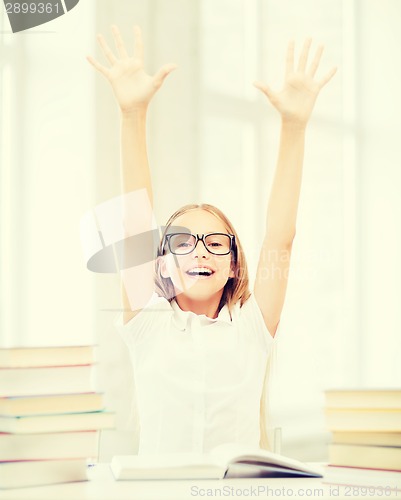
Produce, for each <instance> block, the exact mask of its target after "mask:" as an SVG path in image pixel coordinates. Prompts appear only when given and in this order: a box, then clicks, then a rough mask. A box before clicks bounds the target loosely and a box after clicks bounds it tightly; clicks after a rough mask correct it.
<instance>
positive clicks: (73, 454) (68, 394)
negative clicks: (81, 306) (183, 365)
mask: <svg viewBox="0 0 401 500" xmlns="http://www.w3.org/2000/svg"><path fill="white" fill-rule="evenodd" d="M95 369H96V363H95V347H94V346H90V345H89V346H88V345H87V346H72V347H36V348H9V349H0V488H18V487H25V486H36V485H44V484H55V483H64V482H72V481H85V480H87V463H88V461H96V460H97V456H98V442H99V433H100V430H101V429H112V428H114V413H113V412H109V411H105V407H104V401H103V394H102V393H100V392H96V390H95V389H96V381H95Z"/></svg>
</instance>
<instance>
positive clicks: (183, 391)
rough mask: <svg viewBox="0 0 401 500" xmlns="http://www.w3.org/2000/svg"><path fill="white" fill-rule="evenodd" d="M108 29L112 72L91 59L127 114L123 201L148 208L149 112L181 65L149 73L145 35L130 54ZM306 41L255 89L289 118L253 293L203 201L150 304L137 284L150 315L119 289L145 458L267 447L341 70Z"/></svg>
mask: <svg viewBox="0 0 401 500" xmlns="http://www.w3.org/2000/svg"><path fill="white" fill-rule="evenodd" d="M112 32H113V37H114V41H115V44H116V51H117V55H115V54H114V53H113V52H112V50H111V49H110V48H109V46H108V45H107V43H106V41H105V39H104V38H103V36H102V35H99V36H98V41H99V44H100V47H101V49H102V51H103V53H104V55H105V56H106V58H107V59H108V61H109V63H110V66H109V67H106V66H104V65H102V64H100V63H99V62H97V61H95V60H94V59H93V58H92V57H88V60H89V62H90V63H91V64H92V65H93V66H94V67H95V68H96V69H97V70H98V71H100V72H101V73H102V74H103V75H104V76H105V77H106V78H107V79H108V80H109V82H110V83H111V85H112V88H113V91H114V94H115V97H116V99H117V102H118V105H119V109H120V111H121V149H122V156H121V158H122V161H121V165H122V168H121V175H122V186H123V194H128V193H132V192H134V191H138V190H146V193H147V195H148V198H149V200H150V202H152V186H151V177H150V171H149V166H148V159H147V150H146V137H145V133H146V115H147V109H148V105H149V103H150V101H151V99H152V97H153V96H154V94H155V93H156V92H157V90H158V89H159V88H160V87H161V86H162V84H163V82H164V80H165V78H166V77H167V75H169V73H170V72H172V71H173V70H174V69H175V68H176V66H175V65H174V64H168V65H165V66H163V67H162V68H161V69H160V70H159V71H158V72H157V73H156V74H155V75H154V76H151V75H149V74H147V73H146V72H145V70H144V67H143V45H142V39H141V32H140V29H139V28H138V27H135V28H134V34H135V48H134V54H133V56H130V55H129V54H128V52H127V50H126V47H125V45H124V43H123V41H122V38H121V35H120V33H119V31H118V29H117V27H116V26H113V27H112ZM310 45H311V40H310V39H307V40H306V41H305V43H304V46H303V48H302V51H301V55H300V58H299V61H298V64H297V65H296V66H295V65H294V44H293V43H290V44H289V46H288V51H287V60H286V72H285V81H284V86H283V89H282V90H281V91H280V92H273V91H272V90H271V89H270V88H269V87H268V86H267V85H265V84H264V83H261V82H255V83H254V85H255V86H256V87H257V88H258V89H260V90H261V91H262V92H263V93H264V94H265V95H266V96H267V98H268V99H269V101H270V102H271V104H272V105H273V106H274V107H275V108H276V109H277V111H278V112H279V113H280V115H281V138H280V148H279V155H278V161H277V167H276V172H275V176H274V181H273V186H272V189H271V194H270V199H269V203H268V208H267V217H266V229H265V234H264V238H263V241H262V248H261V253H260V259H259V263H258V267H257V273H256V280H255V285H254V287H253V292H252V293H251V292H250V291H249V289H248V273H247V267H246V262H245V258H244V255H243V251H242V247H241V243H240V240H239V238H238V235H237V233H236V232H235V230H234V228H233V226H232V225H231V223H230V222H229V220H228V219H227V218H226V217H225V215H223V213H222V212H221V211H220V210H218V209H217V208H216V207H214V206H211V205H205V204H204V205H188V206H185V207H183V208H181V209H179V210H178V211H177V212H176V213H174V214H173V215H172V216H171V218H170V219H169V221H168V222H167V224H166V228H165V231H164V234H163V236H162V239H161V242H160V246H159V251H158V258H157V260H156V278H155V287H154V289H155V291H156V292H157V294H154V296H153V298H152V299H151V300H149V299H150V297H149V294H150V292H151V291H148V292H146V286H145V283H142V282H141V283H138V285H137V286H138V287H141V290H142V289H143V290H144V293H145V295H146V296H145V297H144V299H146V300H144V302H148V303H147V305H146V306H145V307H144V308H142V309H140V310H132V309H133V307H132V306H131V305H130V300H129V297H128V294H127V292H126V290H125V289H124V286H123V304H124V313H123V323H124V324H123V325H122V326H121V333H122V335H123V338H124V340H125V341H126V342H127V344H128V346H129V348H130V352H131V357H132V361H133V367H134V374H135V383H136V393H137V394H136V396H137V404H138V410H139V411H138V417H139V423H140V441H139V453H159V452H176V451H195V452H206V451H209V450H210V449H211V448H213V447H215V446H217V445H218V444H222V443H224V442H237V443H241V444H246V445H252V446H259V445H260V446H261V447H268V443H267V436H266V418H265V401H264V394H265V391H264V383H265V382H266V379H267V377H266V375H267V373H268V370H267V366H268V360H269V358H270V354H271V349H272V346H273V343H274V342H275V341H274V338H275V336H276V333H277V328H278V325H279V322H280V316H281V311H282V308H283V304H284V299H285V294H286V288H287V277H288V270H289V264H290V256H291V248H292V243H293V240H294V236H295V226H296V215H297V208H298V199H299V194H300V187H301V175H302V163H303V155H304V141H305V129H306V126H307V123H308V120H309V117H310V115H311V112H312V110H313V107H314V104H315V100H316V98H317V96H318V94H319V92H320V90H321V89H322V87H323V86H324V85H325V84H326V83H327V82H328V81H329V80H330V79H331V78H332V76H333V75H334V73H335V71H336V69H335V68H333V69H332V70H331V71H330V72H328V73H327V74H326V76H325V77H323V78H322V79H320V80H319V79H316V78H315V73H316V71H317V69H318V66H319V62H320V58H321V55H322V51H323V47H322V46H320V47H319V48H318V50H317V52H316V55H315V57H314V58H313V60H312V62H311V63H310V64H309V66H308V54H309V48H310ZM128 215H129V214H128ZM132 216H133V215H132ZM283 257H284V258H283ZM131 302H132V301H131ZM134 308H135V307H134ZM135 309H137V308H135Z"/></svg>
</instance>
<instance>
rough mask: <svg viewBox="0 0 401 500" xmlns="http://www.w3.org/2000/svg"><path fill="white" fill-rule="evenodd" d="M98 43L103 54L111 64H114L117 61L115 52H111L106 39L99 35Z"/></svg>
mask: <svg viewBox="0 0 401 500" xmlns="http://www.w3.org/2000/svg"><path fill="white" fill-rule="evenodd" d="M97 41H98V42H99V45H100V48H101V49H102V51H103V54H104V55H105V56H106V58H107V60H108V61H109V63H110V64H114V63H115V62H116V60H117V59H116V57H115V55H114V54H113V52H112V51H111V50H110V47H109V46H108V45H107V42H106V40H105V39H104V37H103V35H98V36H97Z"/></svg>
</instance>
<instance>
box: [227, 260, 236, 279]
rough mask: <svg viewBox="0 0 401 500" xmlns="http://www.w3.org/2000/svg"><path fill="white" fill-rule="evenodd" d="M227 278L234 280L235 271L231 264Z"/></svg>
mask: <svg viewBox="0 0 401 500" xmlns="http://www.w3.org/2000/svg"><path fill="white" fill-rule="evenodd" d="M228 277H229V278H235V269H234V264H233V263H232V262H231V266H230V274H229V275H228Z"/></svg>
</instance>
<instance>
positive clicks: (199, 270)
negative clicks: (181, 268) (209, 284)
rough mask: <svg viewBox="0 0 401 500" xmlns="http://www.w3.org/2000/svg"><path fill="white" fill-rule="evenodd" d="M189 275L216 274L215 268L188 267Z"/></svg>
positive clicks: (206, 275)
mask: <svg viewBox="0 0 401 500" xmlns="http://www.w3.org/2000/svg"><path fill="white" fill-rule="evenodd" d="M187 274H188V276H205V277H208V276H211V275H212V274H214V271H213V269H210V268H209V267H193V268H192V269H188V271H187Z"/></svg>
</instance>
